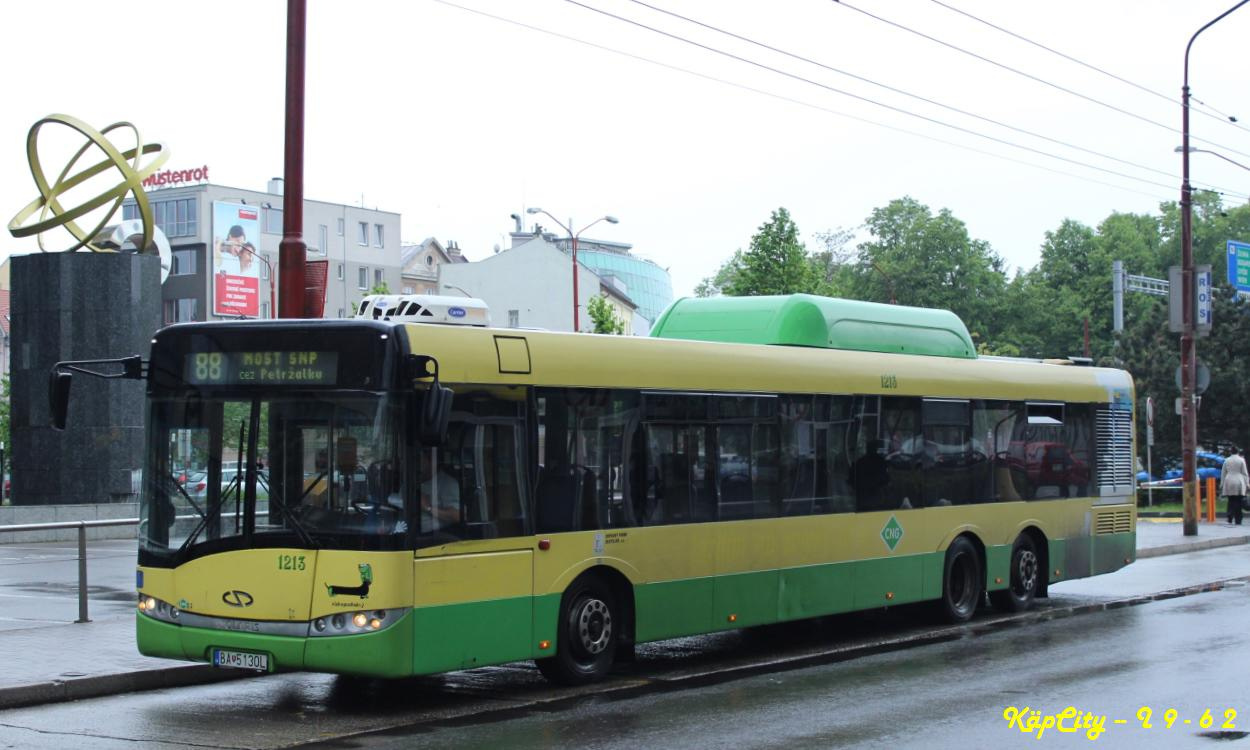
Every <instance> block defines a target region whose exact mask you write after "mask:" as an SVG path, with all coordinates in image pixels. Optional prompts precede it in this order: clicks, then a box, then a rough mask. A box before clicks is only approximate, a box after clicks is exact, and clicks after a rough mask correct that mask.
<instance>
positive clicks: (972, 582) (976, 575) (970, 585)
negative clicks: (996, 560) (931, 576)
mask: <svg viewBox="0 0 1250 750" xmlns="http://www.w3.org/2000/svg"><path fill="white" fill-rule="evenodd" d="M984 586H985V576H984V575H983V574H982V572H981V556H980V555H979V554H977V548H976V547H975V546H973V544H972V542H970V541H968V539H967V538H965V537H962V536H961V537H956V538H955V541H953V542H951V546H950V547H948V548H947V549H946V562H945V564H944V565H943V566H942V600H941V601H940V602H939V605H940V613H941V615H942V618H943V619H945V620H946V621H947V622H953V623H961V622H967V621H968V620H971V619H972V616H973V615H974V614H976V611H977V605H979V604H980V603H981V596H982V594H983V593H984V590H985V589H984Z"/></svg>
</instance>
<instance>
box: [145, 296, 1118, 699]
mask: <svg viewBox="0 0 1250 750" xmlns="http://www.w3.org/2000/svg"><path fill="white" fill-rule="evenodd" d="M146 379H147V393H148V407H147V408H148V410H149V414H148V422H147V425H148V428H147V448H146V450H147V455H146V457H145V471H144V480H143V490H142V494H141V525H140V532H139V539H140V541H139V559H138V560H139V568H138V581H137V582H138V613H137V628H138V645H139V649H140V651H141V652H142V653H144V654H147V655H151V656H161V657H169V658H174V659H185V660H191V661H205V662H209V663H213V664H217V665H221V666H229V667H242V668H247V669H257V670H267V671H281V670H316V671H325V672H334V673H344V674H355V675H369V676H379V677H401V676H405V675H413V674H425V673H434V672H442V671H450V670H457V669H463V668H470V667H477V666H482V665H488V664H498V663H504V662H510V661H517V660H526V659H533V660H535V661H536V662H537V664H538V666H539V668H540V669H541V671H542V672H543V674H544V675H546V676H547V677H548V678H550V679H553V680H555V681H558V682H562V683H567V684H578V683H585V682H589V681H593V680H597V679H600V678H602V677H604V675H606V674H607V673H608V672H609V670H610V669H611V667H612V664H613V662H614V660H615V659H617V658H619V657H620V656H621V655H623V654H628V653H629V650H630V649H632V647H633V646H634V644H637V643H642V642H647V641H655V640H660V639H666V638H673V637H677V636H686V635H691V634H697V633H709V632H713V631H720V630H726V629H732V628H742V627H748V626H757V625H764V624H768V623H776V622H781V621H787V620H795V619H800V618H810V617H817V616H823V615H830V614H834V613H842V612H849V611H855V610H868V609H876V608H882V607H890V606H894V605H900V604H905V603H912V602H922V601H932V602H934V605H935V607H936V608H937V609H938V611H939V612H940V613H941V614H943V615H944V616H945V617H946V618H947V619H949V620H951V621H954V622H962V621H966V620H968V619H969V618H971V617H972V616H973V615H974V613H975V612H976V610H977V608H978V606H979V605H981V604H982V602H983V600H984V599H985V598H986V596H987V594H988V598H989V599H990V600H991V601H992V602H993V603H994V604H995V605H997V606H998V607H1000V608H1004V609H1007V610H1013V611H1014V610H1020V609H1024V608H1027V607H1028V606H1030V604H1031V603H1032V602H1033V600H1034V598H1035V597H1039V596H1045V595H1046V593H1047V587H1048V585H1049V584H1051V583H1055V582H1057V581H1063V580H1067V579H1071V578H1079V577H1083V576H1090V575H1096V574H1099V573H1105V572H1109V571H1114V570H1116V569H1118V568H1120V567H1122V566H1124V565H1126V564H1128V563H1129V562H1131V561H1132V560H1133V559H1134V556H1135V551H1134V550H1135V531H1134V529H1135V503H1134V495H1133V490H1134V487H1133V474H1132V469H1133V461H1132V456H1133V444H1132V441H1133V423H1132V422H1133V408H1132V404H1133V385H1132V381H1131V379H1130V377H1129V375H1128V374H1127V373H1125V372H1122V371H1119V370H1112V369H1104V368H1096V367H1092V366H1088V364H1082V363H1079V362H1074V361H1072V360H1062V361H1025V360H1008V359H999V358H990V357H980V356H977V355H976V353H975V350H974V348H973V345H972V341H971V339H970V338H969V336H968V332H967V330H966V329H965V328H964V326H963V324H962V323H960V322H959V320H958V319H957V318H956V317H955V316H954V315H951V314H950V313H947V312H943V311H933V310H921V309H914V308H900V307H894V306H889V305H873V304H868V303H856V302H848V301H844V300H830V299H824V298H818V297H807V296H803V295H796V296H791V297H764V298H754V299H745V300H741V299H740V300H734V299H712V300H681V301H679V302H677V303H675V304H674V305H673V306H672V307H671V308H670V309H669V310H668V311H667V312H666V313H665V314H664V316H663V317H662V318H661V319H660V320H659V321H657V322H656V325H655V330H654V331H653V335H652V336H650V337H646V338H634V337H619V336H597V335H587V334H568V333H555V332H543V331H528V330H518V329H492V328H484V327H463V326H445V325H428V324H418V323H411V322H397V321H391V320H386V319H385V318H382V319H379V320H341V321H295V320H291V321H244V322H221V323H195V324H185V325H176V326H171V327H169V328H166V329H163V330H161V331H159V332H158V333H157V334H156V336H155V338H154V340H153V345H152V351H151V356H150V360H149V362H148V367H147V369H146ZM187 468H191V469H201V470H203V471H206V472H207V478H206V490H207V491H206V492H205V493H204V494H203V495H202V496H196V495H194V494H192V493H188V492H187V491H186V488H184V487H182V485H181V484H179V482H178V475H179V474H180V473H181V472H183V471H184V470H185V469H187ZM228 470H233V472H234V475H235V476H236V477H238V479H236V480H235V481H231V482H225V483H223V482H222V481H221V476H222V474H223V472H228Z"/></svg>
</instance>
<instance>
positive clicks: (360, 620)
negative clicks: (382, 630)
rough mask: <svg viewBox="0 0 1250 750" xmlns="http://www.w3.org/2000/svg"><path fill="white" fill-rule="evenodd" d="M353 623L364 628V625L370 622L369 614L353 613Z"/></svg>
mask: <svg viewBox="0 0 1250 750" xmlns="http://www.w3.org/2000/svg"><path fill="white" fill-rule="evenodd" d="M352 624H353V625H355V626H356V627H358V628H363V627H364V626H366V625H368V624H369V616H368V615H366V614H365V613H364V612H357V613H356V614H354V615H352Z"/></svg>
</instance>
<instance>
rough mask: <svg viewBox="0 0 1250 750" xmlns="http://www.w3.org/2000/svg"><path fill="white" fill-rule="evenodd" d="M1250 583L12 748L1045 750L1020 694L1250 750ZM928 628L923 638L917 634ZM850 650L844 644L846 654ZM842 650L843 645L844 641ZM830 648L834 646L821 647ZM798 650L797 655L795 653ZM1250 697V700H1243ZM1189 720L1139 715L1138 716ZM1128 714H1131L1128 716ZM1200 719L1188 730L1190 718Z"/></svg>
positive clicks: (293, 685) (317, 681)
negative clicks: (576, 684)
mask: <svg viewBox="0 0 1250 750" xmlns="http://www.w3.org/2000/svg"><path fill="white" fill-rule="evenodd" d="M1247 574H1250V547H1247V546H1241V547H1235V548H1225V549H1221V550H1211V551H1207V552H1199V553H1192V554H1188V555H1179V556H1173V557H1168V558H1158V559H1155V560H1143V561H1140V562H1139V563H1137V564H1135V565H1134V566H1131V567H1130V568H1128V569H1126V570H1125V571H1121V572H1120V573H1117V574H1114V575H1112V576H1104V577H1101V578H1098V579H1090V580H1088V581H1075V582H1072V583H1069V584H1064V585H1062V586H1059V587H1056V589H1055V591H1054V596H1052V598H1051V599H1050V600H1049V601H1047V602H1043V603H1042V606H1041V607H1040V611H1041V612H1042V613H1043V615H1045V613H1047V612H1052V613H1055V612H1061V611H1063V608H1065V607H1070V606H1073V605H1082V604H1088V603H1091V602H1098V601H1100V600H1107V599H1118V598H1122V597H1123V596H1124V595H1125V594H1129V595H1136V594H1139V593H1142V592H1143V591H1146V590H1153V591H1159V590H1164V589H1168V588H1174V587H1175V586H1177V585H1187V584H1192V583H1196V582H1200V581H1204V580H1213V579H1215V578H1220V577H1230V576H1233V575H1247ZM1248 605H1250V587H1247V586H1246V585H1244V584H1240V582H1238V583H1236V584H1232V585H1230V586H1229V587H1227V588H1225V589H1224V590H1222V591H1217V592H1210V593H1202V594H1196V595H1192V596H1185V597H1181V598H1176V599H1169V600H1166V601H1152V602H1149V603H1145V604H1140V605H1138V606H1131V607H1124V608H1119V609H1113V610H1109V611H1094V612H1089V613H1085V614H1078V615H1075V616H1070V617H1060V618H1057V619H1052V620H1047V619H1045V617H1044V616H1043V617H1040V618H1039V617H1032V618H1029V619H1028V620H1027V621H1016V620H1010V619H1008V618H1003V617H1001V616H997V615H994V614H992V613H988V612H987V613H983V614H982V615H980V616H979V617H978V619H977V620H976V621H975V623H974V624H973V625H972V626H970V627H962V628H953V629H950V628H947V629H935V628H934V627H933V626H931V625H924V624H922V625H917V624H916V622H915V621H916V616H917V615H918V614H922V613H920V612H918V611H917V610H916V609H915V608H911V609H908V608H900V609H899V610H897V611H892V612H888V613H883V612H878V613H870V614H866V615H858V616H850V617H840V618H831V619H829V620H825V621H821V622H816V623H803V624H798V625H796V626H792V627H780V628H768V629H762V630H756V631H749V632H746V633H726V634H720V635H716V636H708V637H701V638H690V639H682V640H678V641H670V642H665V643H661V644H650V645H647V646H643V647H640V649H639V659H638V662H637V663H636V664H634V665H627V666H625V667H623V668H622V669H620V670H619V671H618V673H617V675H616V676H615V677H614V678H613V679H612V680H610V681H609V682H608V683H607V684H606V685H605V686H603V687H598V688H594V689H591V690H569V689H558V688H552V687H550V686H548V685H546V684H545V683H544V682H543V681H542V680H541V678H540V677H539V676H538V674H537V672H536V671H535V670H534V669H533V667H532V666H531V665H528V664H518V665H509V666H505V667H496V668H485V669H480V670H474V671H471V672H461V673H456V674H452V675H446V676H439V677H430V678H420V679H413V680H406V681H401V682H376V681H357V680H347V679H341V678H334V677H328V676H323V675H302V674H296V675H275V676H269V677H263V678H258V679H253V680H247V681H243V682H233V683H226V684H218V685H212V686H202V687H195V688H183V689H178V690H166V691H155V692H150V693H138V694H131V695H121V696H115V697H111V698H101V699H95V700H86V701H78V702H74V703H67V704H58V705H48V706H42V707H34V708H28V709H14V710H10V711H4V712H0V747H14V748H53V747H55V748H64V747H82V748H116V747H127V748H133V747H135V746H136V743H140V744H141V746H143V747H166V748H186V747H231V748H235V747H238V748H243V747H256V748H278V747H291V746H296V745H301V746H303V745H307V744H309V743H311V744H312V746H316V747H327V748H329V747H334V748H346V747H370V748H373V747H381V748H388V747H391V748H399V747H404V748H410V747H415V748H421V747H438V748H445V747H483V748H485V747H500V746H505V747H521V748H525V747H544V748H547V747H587V748H617V747H622V748H624V747H628V748H631V750H633V749H634V748H639V747H707V746H715V745H717V744H729V745H733V746H735V747H781V746H785V747H787V748H792V747H1015V746H1020V747H1024V746H1031V747H1041V746H1043V744H1050V743H1062V744H1064V745H1071V744H1073V743H1079V744H1081V745H1088V744H1089V740H1087V739H1085V738H1084V736H1083V735H1082V736H1077V735H1074V734H1060V733H1058V732H1056V731H1054V730H1051V731H1050V732H1049V733H1047V734H1045V736H1044V737H1043V738H1042V739H1041V740H1038V739H1035V738H1034V735H1033V734H1024V733H1022V732H1020V731H1019V729H1018V728H1012V727H1008V725H1007V722H1006V721H1005V720H1004V719H1003V711H1004V710H1005V709H1007V708H1008V707H1010V706H1016V707H1017V708H1021V709H1022V708H1023V707H1024V706H1028V707H1029V708H1030V710H1040V711H1043V712H1045V713H1056V712H1059V711H1062V710H1063V709H1064V708H1066V707H1067V706H1068V705H1072V706H1074V707H1075V709H1077V710H1080V711H1089V712H1093V713H1094V714H1098V715H1107V716H1108V724H1107V725H1106V729H1105V732H1104V733H1103V734H1102V735H1101V736H1099V738H1098V740H1097V743H1096V745H1095V746H1097V747H1134V748H1137V747H1185V746H1194V747H1202V746H1209V745H1210V744H1211V743H1212V742H1215V741H1216V740H1215V739H1210V738H1208V737H1204V736H1201V735H1200V734H1199V732H1200V731H1204V730H1203V729H1202V728H1196V723H1197V722H1198V721H1199V720H1201V716H1202V711H1205V710H1208V709H1209V710H1210V711H1211V712H1212V716H1213V717H1214V718H1215V719H1216V721H1214V722H1213V724H1214V725H1215V726H1213V727H1211V728H1209V729H1207V730H1205V731H1213V732H1218V731H1220V729H1221V727H1220V726H1219V725H1221V724H1223V723H1224V722H1225V721H1226V715H1225V713H1224V712H1225V711H1227V710H1228V709H1234V710H1236V711H1237V716H1236V717H1234V718H1233V719H1232V723H1233V727H1234V728H1233V729H1232V730H1228V731H1230V732H1232V733H1231V734H1227V735H1222V738H1223V741H1222V742H1221V744H1228V745H1229V746H1243V745H1244V746H1246V747H1250V739H1246V738H1244V737H1243V736H1242V735H1240V734H1237V733H1238V732H1241V731H1245V730H1246V729H1250V703H1248V702H1247V697H1250V690H1247V689H1246V688H1245V685H1246V679H1247V667H1248V666H1250V656H1247V654H1246V651H1245V649H1246V646H1245V645H1244V639H1241V640H1239V641H1232V640H1230V639H1229V638H1228V637H1227V634H1228V633H1236V632H1244V631H1245V629H1246V623H1247V621H1248V619H1250V618H1247V615H1250V606H1248ZM917 637H919V639H920V640H919V642H918V643H916V642H915V639H916V638H917ZM831 649H832V650H833V651H834V652H835V653H832V654H830V653H829V652H830V650H831ZM839 649H840V650H841V653H836V652H837V651H838V650H839ZM815 654H825V655H824V656H813V655H815ZM786 660H794V661H790V662H788V663H786ZM1237 701H1240V703H1238V702H1237ZM1142 706H1147V707H1150V708H1151V709H1152V711H1153V712H1154V713H1155V714H1156V717H1163V715H1164V712H1165V711H1166V710H1167V709H1168V708H1176V709H1177V710H1178V711H1179V712H1180V715H1179V717H1178V719H1177V721H1176V722H1175V723H1174V726H1173V727H1172V728H1171V729H1170V730H1167V731H1164V728H1163V723H1164V722H1163V719H1162V718H1160V720H1159V721H1155V722H1154V723H1153V725H1152V727H1151V728H1150V729H1145V728H1142V727H1141V726H1140V723H1139V722H1138V721H1137V718H1136V716H1137V711H1138V710H1139V709H1140V708H1141V707H1142ZM1117 718H1119V719H1124V720H1125V721H1126V722H1127V723H1126V724H1120V725H1115V724H1113V723H1110V722H1113V721H1114V720H1115V719H1117ZM1185 718H1189V719H1190V720H1191V722H1193V723H1191V724H1190V725H1188V726H1186V725H1184V724H1183V720H1184V719H1185Z"/></svg>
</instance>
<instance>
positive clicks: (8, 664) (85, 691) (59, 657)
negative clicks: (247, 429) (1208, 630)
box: [0, 518, 1250, 710]
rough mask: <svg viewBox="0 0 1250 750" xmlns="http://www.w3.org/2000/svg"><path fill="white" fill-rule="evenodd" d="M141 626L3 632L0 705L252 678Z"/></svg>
mask: <svg viewBox="0 0 1250 750" xmlns="http://www.w3.org/2000/svg"><path fill="white" fill-rule="evenodd" d="M1180 524H1181V520H1180V519H1179V518H1141V519H1139V520H1138V523H1137V556H1138V558H1139V559H1140V558H1146V557H1158V556H1161V555H1172V554H1178V553H1183V552H1193V551H1197V550H1203V549H1211V548H1213V547H1224V546H1231V545H1235V544H1246V543H1248V542H1250V524H1247V525H1245V526H1230V525H1227V524H1224V523H1214V524H1211V523H1205V522H1204V523H1201V524H1200V525H1199V531H1198V536H1196V537H1188V538H1187V537H1184V536H1182V534H1181V525H1180ZM134 630H135V623H134V615H133V614H127V615H123V616H118V615H109V616H105V617H103V618H101V619H96V620H93V621H91V622H87V623H82V624H77V623H68V624H55V625H40V626H35V627H29V628H22V629H13V630H0V655H2V656H0V710H3V709H6V708H16V707H18V706H30V705H37V704H42V703H56V702H59V701H67V700H78V699H81V698H93V697H98V696H102V695H114V694H118V693H127V692H132V691H137V690H153V689H158V688H165V687H179V686H184V685H195V684H204V683H209V682H219V681H224V680H230V679H239V678H242V677H250V676H253V675H252V673H250V672H244V671H241V670H228V669H218V668H216V667H212V666H209V665H207V664H188V663H184V662H175V661H170V660H167V659H155V658H151V657H147V656H142V655H140V654H139V652H138V651H137V650H136V648H135V633H134Z"/></svg>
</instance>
